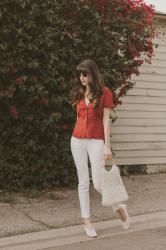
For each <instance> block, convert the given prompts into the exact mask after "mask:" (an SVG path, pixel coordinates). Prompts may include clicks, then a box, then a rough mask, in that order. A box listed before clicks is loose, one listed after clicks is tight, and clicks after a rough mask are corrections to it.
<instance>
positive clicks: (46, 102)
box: [39, 97, 48, 106]
mask: <svg viewBox="0 0 166 250" xmlns="http://www.w3.org/2000/svg"><path fill="white" fill-rule="evenodd" d="M39 103H40V104H43V105H45V106H47V105H48V98H46V97H42V98H41V99H40V100H39Z"/></svg>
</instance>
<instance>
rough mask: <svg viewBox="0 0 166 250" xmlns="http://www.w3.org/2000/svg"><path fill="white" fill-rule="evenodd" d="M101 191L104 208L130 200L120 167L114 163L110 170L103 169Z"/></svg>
mask: <svg viewBox="0 0 166 250" xmlns="http://www.w3.org/2000/svg"><path fill="white" fill-rule="evenodd" d="M112 162H113V161H112ZM101 190H102V206H112V205H114V204H116V203H120V202H122V201H126V200H128V194H127V192H126V189H125V186H124V184H123V181H122V178H121V176H120V171H119V167H118V166H116V165H115V164H114V163H113V164H112V167H111V169H110V170H107V169H106V167H103V168H101Z"/></svg>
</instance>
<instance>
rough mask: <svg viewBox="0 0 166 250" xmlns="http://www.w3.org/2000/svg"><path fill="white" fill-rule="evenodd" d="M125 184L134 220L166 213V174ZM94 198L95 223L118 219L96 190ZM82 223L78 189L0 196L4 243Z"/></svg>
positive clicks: (136, 177)
mask: <svg viewBox="0 0 166 250" xmlns="http://www.w3.org/2000/svg"><path fill="white" fill-rule="evenodd" d="M123 180H124V183H125V186H126V189H127V191H128V193H129V197H130V199H129V201H128V202H127V205H128V211H129V214H130V215H131V216H135V215H143V214H149V213H156V212H162V211H166V195H165V190H166V173H162V174H152V175H132V176H130V177H126V176H125V177H123ZM90 195H91V208H92V209H91V210H92V211H91V213H92V221H93V222H102V221H107V220H112V219H115V218H117V215H116V214H114V213H113V211H112V209H111V208H108V207H102V206H101V197H100V194H98V193H97V192H96V191H95V190H94V189H93V186H91V188H90ZM81 223H82V220H81V218H80V209H79V202H78V195H77V189H65V188H63V189H55V190H51V191H49V192H42V193H41V194H37V193H35V192H33V191H31V193H28V194H27V193H26V194H25V193H24V194H21V193H20V194H19V193H18V194H13V193H10V194H9V193H4V192H1V193H0V237H1V239H2V238H3V237H7V236H12V235H20V234H25V233H31V232H40V231H45V230H50V229H59V228H63V227H67V226H73V225H79V224H81ZM81 226H82V225H81ZM81 230H82V229H81ZM0 248H1V247H0Z"/></svg>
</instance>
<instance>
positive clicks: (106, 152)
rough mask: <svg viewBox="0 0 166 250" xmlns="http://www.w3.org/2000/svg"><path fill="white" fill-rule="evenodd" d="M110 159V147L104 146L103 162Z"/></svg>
mask: <svg viewBox="0 0 166 250" xmlns="http://www.w3.org/2000/svg"><path fill="white" fill-rule="evenodd" d="M111 159H112V151H111V149H110V147H107V146H104V160H111Z"/></svg>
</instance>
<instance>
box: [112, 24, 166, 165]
mask: <svg viewBox="0 0 166 250" xmlns="http://www.w3.org/2000/svg"><path fill="white" fill-rule="evenodd" d="M157 27H158V29H157V31H158V32H160V33H159V35H158V38H157V39H155V42H157V43H158V45H159V47H158V48H157V49H155V51H154V54H155V55H154V57H153V60H152V64H144V65H143V66H142V67H141V74H140V75H139V76H138V77H136V76H133V77H132V80H134V81H135V82H136V86H135V87H134V88H133V89H132V90H130V91H129V92H128V95H127V96H126V97H124V98H123V99H122V103H123V104H122V105H121V106H119V107H118V108H117V110H116V113H117V120H116V122H115V123H114V124H112V137H111V144H112V147H113V149H114V151H115V153H116V162H117V164H120V165H134V164H147V165H148V164H166V19H165V21H164V22H163V20H162V23H161V25H160V23H159V24H158V26H157ZM164 33H165V34H164Z"/></svg>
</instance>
